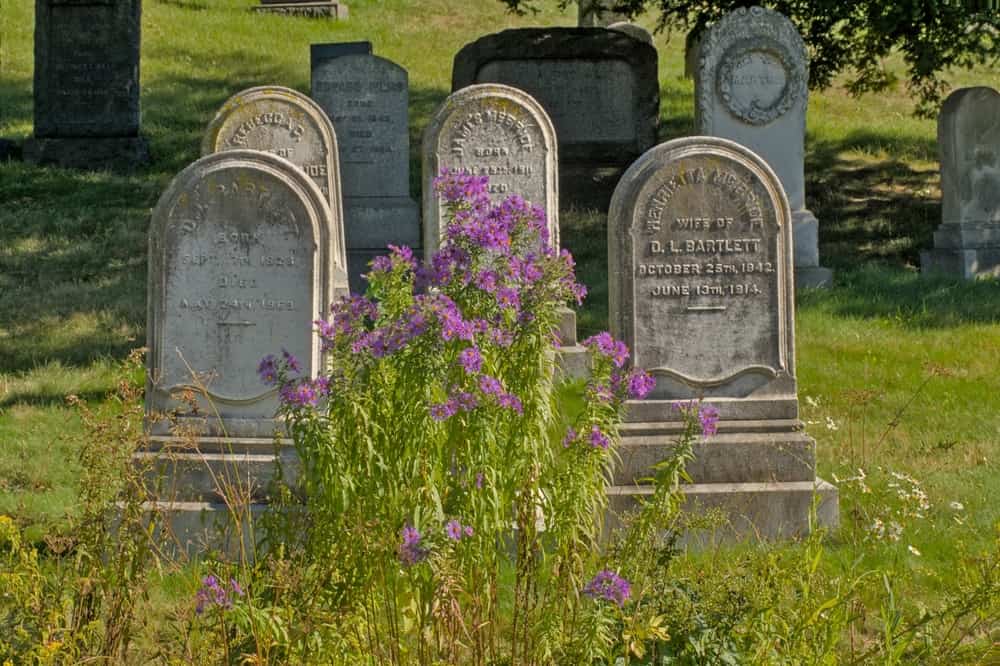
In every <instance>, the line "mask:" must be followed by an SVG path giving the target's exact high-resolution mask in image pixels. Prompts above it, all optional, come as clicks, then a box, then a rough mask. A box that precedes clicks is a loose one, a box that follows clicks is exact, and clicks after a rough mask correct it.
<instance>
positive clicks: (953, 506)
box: [948, 502, 965, 511]
mask: <svg viewBox="0 0 1000 666" xmlns="http://www.w3.org/2000/svg"><path fill="white" fill-rule="evenodd" d="M948 506H950V507H951V510H952V511H965V505H964V504H962V503H961V502H952V503H951V504H949V505H948Z"/></svg>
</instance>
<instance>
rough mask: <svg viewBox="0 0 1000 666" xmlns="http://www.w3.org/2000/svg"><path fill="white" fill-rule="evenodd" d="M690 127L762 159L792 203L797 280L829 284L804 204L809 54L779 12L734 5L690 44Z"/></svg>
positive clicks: (815, 224)
mask: <svg viewBox="0 0 1000 666" xmlns="http://www.w3.org/2000/svg"><path fill="white" fill-rule="evenodd" d="M697 48H698V62H697V72H696V75H695V99H696V105H695V130H696V132H697V133H698V134H703V135H707V136H719V137H722V138H725V139H731V140H733V141H736V142H737V143H740V144H743V145H744V146H747V147H748V148H750V149H751V150H752V151H754V152H755V153H757V154H758V155H760V156H761V157H763V158H764V159H765V160H767V163H768V164H770V165H771V168H773V169H774V171H775V173H777V174H778V178H780V179H781V184H782V186H784V189H785V192H786V193H787V194H788V201H789V203H790V204H791V207H792V237H793V238H794V239H795V257H794V261H795V271H796V284H797V285H798V286H800V287H803V286H807V287H818V286H824V285H828V284H829V283H830V281H831V279H832V273H831V272H830V270H829V269H826V268H822V267H820V265H819V223H818V221H817V220H816V217H815V216H814V215H813V214H812V213H811V212H810V211H809V210H808V209H807V208H806V202H805V173H804V166H803V160H804V159H805V132H806V106H807V104H808V101H809V88H808V84H809V57H808V55H807V54H806V49H805V45H804V44H803V42H802V38H801V37H800V36H799V33H798V31H797V30H796V29H795V26H794V25H793V24H792V22H791V21H789V20H788V19H787V18H785V17H784V16H783V15H781V14H779V13H778V12H775V11H771V10H770V9H763V8H761V7H751V8H749V9H747V8H745V7H744V8H740V9H737V10H735V11H733V12H731V13H729V14H726V15H725V16H724V17H722V19H721V20H720V21H719V22H718V23H716V24H715V25H713V26H711V27H710V28H709V29H708V30H707V31H706V32H705V34H704V35H702V37H701V39H700V41H699V42H698V44H697Z"/></svg>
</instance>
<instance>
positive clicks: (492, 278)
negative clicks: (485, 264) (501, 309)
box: [475, 271, 497, 294]
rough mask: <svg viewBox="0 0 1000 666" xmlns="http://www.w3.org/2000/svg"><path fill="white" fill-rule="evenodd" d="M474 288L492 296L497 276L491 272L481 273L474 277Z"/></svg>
mask: <svg viewBox="0 0 1000 666" xmlns="http://www.w3.org/2000/svg"><path fill="white" fill-rule="evenodd" d="M475 282H476V286H477V287H479V288H480V289H482V290H483V291H485V292H487V293H490V294H492V293H493V292H494V291H496V289H497V274H496V273H494V272H493V271H483V272H481V273H479V274H478V275H476V278H475Z"/></svg>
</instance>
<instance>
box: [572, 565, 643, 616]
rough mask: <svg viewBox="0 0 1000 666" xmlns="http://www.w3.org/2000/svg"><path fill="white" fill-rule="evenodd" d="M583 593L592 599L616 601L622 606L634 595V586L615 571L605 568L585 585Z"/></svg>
mask: <svg viewBox="0 0 1000 666" xmlns="http://www.w3.org/2000/svg"><path fill="white" fill-rule="evenodd" d="M583 593H584V594H585V595H587V596H588V597H590V598H591V599H603V600H605V601H611V602H614V603H615V604H617V605H618V607H619V608H621V607H622V606H624V605H625V602H626V601H628V599H629V597H630V596H632V586H631V585H629V582H628V581H627V580H625V579H624V578H622V577H621V576H619V575H618V574H617V573H615V572H614V571H611V570H610V569H603V570H602V571H598V572H597V574H596V575H595V576H594V577H593V578H592V579H591V580H590V582H589V583H587V584H586V585H585V586H584V588H583Z"/></svg>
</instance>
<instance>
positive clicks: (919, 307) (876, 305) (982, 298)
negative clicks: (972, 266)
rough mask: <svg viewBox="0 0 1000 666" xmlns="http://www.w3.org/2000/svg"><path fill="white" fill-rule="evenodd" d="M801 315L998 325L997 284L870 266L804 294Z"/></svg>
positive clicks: (924, 324)
mask: <svg viewBox="0 0 1000 666" xmlns="http://www.w3.org/2000/svg"><path fill="white" fill-rule="evenodd" d="M796 301H797V304H798V307H799V308H800V309H818V310H821V311H824V312H828V313H830V314H832V315H834V316H838V317H850V318H859V319H872V318H878V319H891V320H892V321H893V322H895V323H897V324H899V325H902V326H905V327H907V328H950V327H955V326H961V325H964V324H997V323H1000V281H998V280H979V281H972V282H970V281H965V280H958V279H948V278H940V277H933V278H928V277H922V276H921V275H920V274H919V273H917V272H915V271H910V270H905V269H901V268H898V267H894V266H888V265H885V264H882V265H879V264H876V263H869V264H866V265H864V266H862V267H860V268H855V269H853V270H844V271H841V272H839V273H838V274H837V278H836V287H834V288H833V289H808V290H805V291H802V292H800V293H799V294H798V295H797V298H796Z"/></svg>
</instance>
